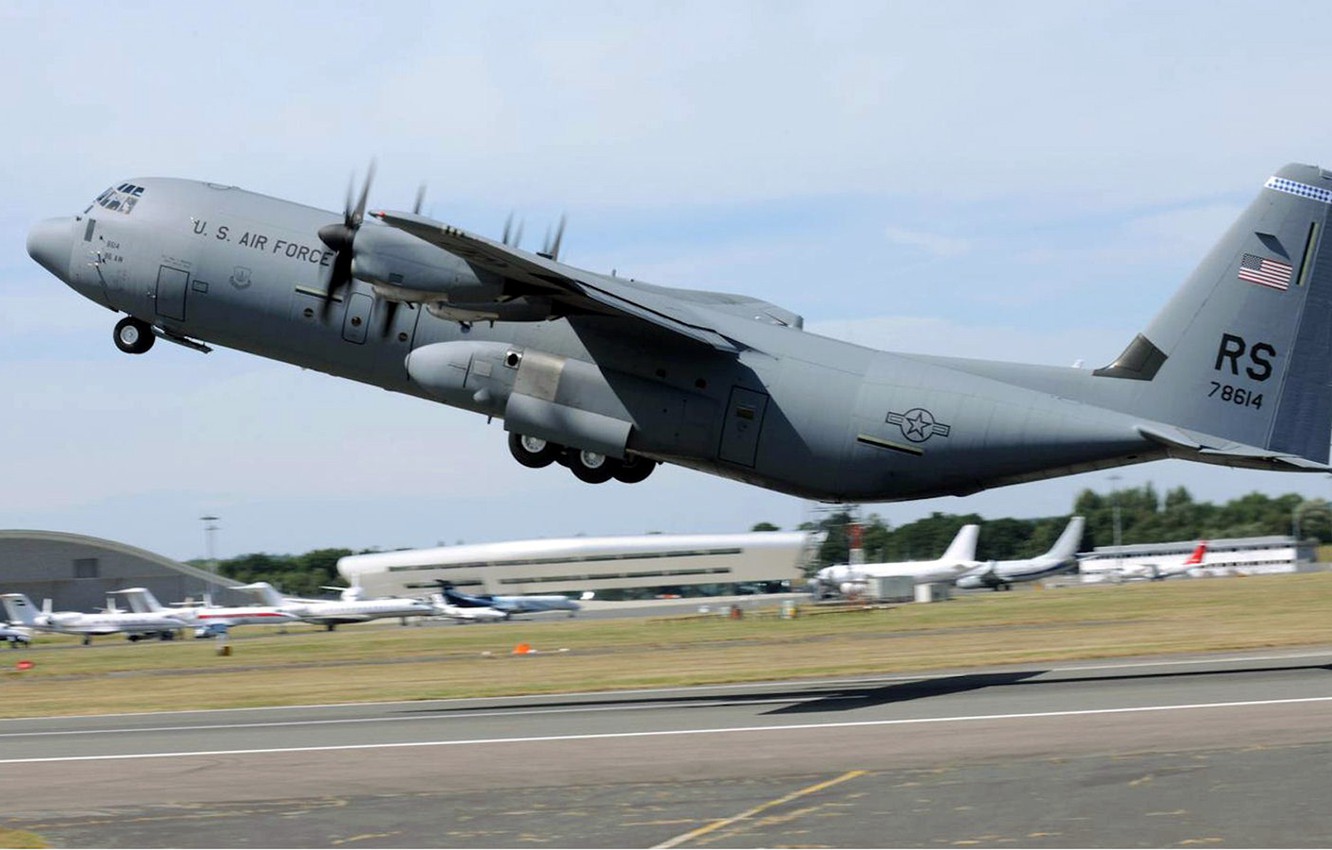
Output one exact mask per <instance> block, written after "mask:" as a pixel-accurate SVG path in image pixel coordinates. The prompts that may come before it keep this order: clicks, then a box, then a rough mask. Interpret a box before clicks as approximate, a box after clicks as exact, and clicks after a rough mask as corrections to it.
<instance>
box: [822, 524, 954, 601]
mask: <svg viewBox="0 0 1332 850" xmlns="http://www.w3.org/2000/svg"><path fill="white" fill-rule="evenodd" d="M979 536H980V526H979V525H964V526H962V528H960V529H958V532H957V536H955V537H954V538H953V542H952V543H950V544H948V548H947V549H946V550H945V551H944V553H943V555H941V556H940V557H938V558H936V559H935V560H933V561H897V562H890V563H880V564H837V565H834V566H830V567H824V568H823V569H821V570H819V571H818V572H817V573H815V574H814V578H813V579H812V580H811V581H810V590H811V592H812V593H813V594H814V595H815V596H832V595H833V594H835V593H841V594H842V595H843V596H851V595H854V594H856V593H862V592H864V591H865V589H866V586H867V585H868V583H869V580H870V579H871V578H886V577H889V576H910V577H911V578H912V579H914V580H915V582H916V584H928V583H930V582H934V581H952V580H953V579H955V578H957V577H958V576H959V575H961V574H962V573H964V572H966V571H967V570H970V569H973V568H975V567H976V566H978V565H979V564H980V562H979V561H977V560H976V539H977V538H978V537H979Z"/></svg>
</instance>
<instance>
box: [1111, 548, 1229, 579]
mask: <svg viewBox="0 0 1332 850" xmlns="http://www.w3.org/2000/svg"><path fill="white" fill-rule="evenodd" d="M1206 555H1207V541H1206V540H1204V541H1202V542H1201V543H1199V544H1198V546H1197V548H1195V549H1194V550H1193V554H1191V555H1189V556H1188V557H1187V558H1184V559H1182V560H1177V561H1175V562H1173V563H1170V562H1165V563H1162V562H1152V563H1141V564H1128V565H1126V566H1123V567H1121V568H1119V569H1118V570H1115V571H1114V572H1113V573H1111V574H1110V575H1111V580H1112V581H1124V580H1132V579H1147V580H1149V581H1164V580H1165V579H1168V578H1170V577H1171V576H1181V575H1185V574H1187V573H1188V572H1189V570H1192V569H1196V568H1198V567H1201V566H1202V565H1203V558H1204V557H1206Z"/></svg>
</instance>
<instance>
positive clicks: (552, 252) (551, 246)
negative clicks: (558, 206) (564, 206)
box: [539, 215, 568, 260]
mask: <svg viewBox="0 0 1332 850" xmlns="http://www.w3.org/2000/svg"><path fill="white" fill-rule="evenodd" d="M567 218H568V217H567V216H565V215H560V221H559V223H558V224H556V225H555V236H554V238H551V233H550V228H546V243H545V247H543V248H542V249H541V251H540V252H539V253H540V254H541V256H543V257H545V258H546V259H548V260H558V259H559V258H560V243H561V242H563V241H564V224H565V222H566V220H567Z"/></svg>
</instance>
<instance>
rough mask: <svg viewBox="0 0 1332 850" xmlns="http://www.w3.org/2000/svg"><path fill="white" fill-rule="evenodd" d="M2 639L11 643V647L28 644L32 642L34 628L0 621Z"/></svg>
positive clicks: (0, 636)
mask: <svg viewBox="0 0 1332 850" xmlns="http://www.w3.org/2000/svg"><path fill="white" fill-rule="evenodd" d="M0 640H3V641H4V642H5V643H7V644H9V648H10V649H18V648H19V646H27V645H28V644H30V643H32V629H29V628H24V627H22V626H6V625H4V624H3V623H0Z"/></svg>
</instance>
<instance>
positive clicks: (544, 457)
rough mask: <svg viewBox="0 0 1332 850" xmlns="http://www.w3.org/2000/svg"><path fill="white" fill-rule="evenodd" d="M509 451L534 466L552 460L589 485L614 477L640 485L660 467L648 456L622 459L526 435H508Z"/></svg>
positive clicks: (539, 466) (626, 482)
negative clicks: (639, 483) (567, 468)
mask: <svg viewBox="0 0 1332 850" xmlns="http://www.w3.org/2000/svg"><path fill="white" fill-rule="evenodd" d="M509 452H510V453H511V454H512V455H513V457H514V460H516V461H518V462H519V463H521V464H522V465H523V466H527V467H531V468H532V469H540V468H542V467H546V466H550V465H551V464H552V463H559V464H560V465H561V466H567V467H569V471H570V472H572V473H573V474H574V477H575V478H577V479H578V480H579V481H586V482H587V483H588V484H604V483H605V482H607V481H610V480H611V479H612V478H614V479H615V480H616V481H621V482H623V483H625V484H637V483H638V482H640V481H642V480H643V479H645V478H647V477H648V476H649V475H651V474H652V470H654V469H656V468H657V462H656V461H655V460H648V459H647V458H645V457H639V456H637V455H626V456H625V458H624V459H623V460H620V459H617V458H613V457H608V456H606V455H604V454H602V453H601V452H590V451H585V450H584V451H580V450H579V449H572V448H567V447H565V446H561V445H558V444H556V443H552V442H550V441H548V440H543V439H541V438H540V437H528V436H525V435H523V434H510V435H509Z"/></svg>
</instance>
